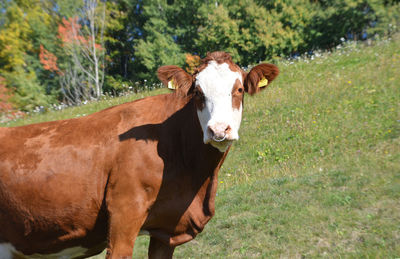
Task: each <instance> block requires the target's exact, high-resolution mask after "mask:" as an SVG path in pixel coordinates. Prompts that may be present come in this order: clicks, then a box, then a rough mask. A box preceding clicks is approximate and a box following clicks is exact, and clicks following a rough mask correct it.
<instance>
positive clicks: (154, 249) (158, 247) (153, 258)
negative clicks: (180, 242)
mask: <svg viewBox="0 0 400 259" xmlns="http://www.w3.org/2000/svg"><path fill="white" fill-rule="evenodd" d="M174 249H175V247H171V246H169V245H166V244H164V243H163V242H161V241H159V240H158V239H156V238H154V237H151V238H150V245H149V259H169V258H172V254H173V253H174Z"/></svg>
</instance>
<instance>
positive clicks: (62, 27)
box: [58, 16, 102, 50]
mask: <svg viewBox="0 0 400 259" xmlns="http://www.w3.org/2000/svg"><path fill="white" fill-rule="evenodd" d="M81 27H82V26H81V25H80V24H79V23H78V17H76V16H75V17H70V18H68V20H67V19H65V18H63V19H62V23H61V24H59V25H58V38H59V39H61V41H62V42H63V44H64V45H68V44H74V45H84V46H85V47H89V46H91V43H92V40H91V39H90V38H89V37H87V38H85V37H84V36H82V33H81ZM94 47H95V48H96V49H97V50H102V47H101V45H100V44H97V43H94Z"/></svg>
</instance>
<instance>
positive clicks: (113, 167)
mask: <svg viewBox="0 0 400 259" xmlns="http://www.w3.org/2000/svg"><path fill="white" fill-rule="evenodd" d="M222 56H223V55H222ZM217 60H219V59H217ZM221 62H222V61H221ZM250 74H251V72H250ZM159 77H160V79H161V80H162V81H163V83H168V80H170V79H171V78H174V80H177V81H176V83H177V84H178V85H179V87H180V88H182V89H184V90H183V91H179V90H178V91H177V92H173V93H171V94H166V95H159V96H154V97H149V98H145V99H141V100H137V101H134V102H130V103H126V104H122V105H119V106H115V107H112V108H108V109H106V110H103V111H100V112H97V113H94V114H92V115H89V116H86V117H82V118H76V119H70V120H62V121H55V122H46V123H40V124H33V125H28V126H22V127H15V128H0V143H1V144H0V222H1V228H0V243H2V242H6V243H11V244H12V245H13V246H14V247H16V248H17V249H18V250H19V251H21V252H23V253H25V254H33V253H43V254H48V253H54V252H57V251H60V250H62V249H65V248H68V247H74V246H83V247H87V248H89V249H90V250H89V251H88V253H87V254H85V255H83V256H90V255H94V254H97V253H99V252H101V251H102V250H103V249H104V248H105V247H106V246H107V258H131V256H132V248H133V246H134V241H135V239H136V236H137V235H138V233H139V230H147V231H148V232H150V235H151V241H150V246H149V257H150V258H160V257H165V258H170V257H171V256H172V253H173V250H174V247H175V246H177V245H180V244H182V243H185V242H188V241H190V240H192V239H193V238H194V237H195V236H196V235H197V234H198V233H199V232H201V231H202V230H203V228H204V226H205V224H206V223H207V222H208V221H209V220H210V219H211V217H212V216H213V215H214V210H215V209H214V200H215V195H216V190H217V182H218V180H217V178H218V171H219V169H220V167H221V165H222V163H223V161H224V159H225V157H226V155H227V153H228V151H229V149H228V151H226V152H225V153H221V152H219V151H218V150H217V149H215V148H213V147H212V146H211V145H205V144H203V141H202V139H203V136H202V134H203V133H202V130H201V127H200V124H199V121H198V118H197V113H196V109H197V106H196V100H195V98H193V95H194V93H193V92H188V87H190V86H189V84H190V85H191V82H192V81H193V78H192V76H190V75H188V74H187V73H186V72H184V71H183V70H182V69H180V68H178V67H174V66H169V67H162V68H160V69H159ZM252 77H253V76H252ZM271 78H272V77H271ZM253 81H256V80H251V82H253ZM242 87H243V86H241V85H240V83H239V84H237V85H236V84H235V87H234V91H235V92H234V95H235V96H236V97H235V98H242V97H240V96H239V95H238V89H239V88H242ZM185 92H187V93H188V94H183V93H185ZM241 95H242V93H241ZM238 96H239V97H238ZM234 105H235V106H237V105H238V102H235V103H234Z"/></svg>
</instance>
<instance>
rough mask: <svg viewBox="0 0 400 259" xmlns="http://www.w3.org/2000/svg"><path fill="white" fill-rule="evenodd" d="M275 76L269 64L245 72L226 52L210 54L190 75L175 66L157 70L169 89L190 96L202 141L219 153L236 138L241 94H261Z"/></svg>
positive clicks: (272, 66)
mask: <svg viewBox="0 0 400 259" xmlns="http://www.w3.org/2000/svg"><path fill="white" fill-rule="evenodd" d="M278 74H279V70H278V68H277V67H276V66H275V65H272V64H260V65H257V66H255V67H253V68H252V69H251V70H250V72H249V73H246V72H244V71H243V70H242V69H241V68H240V67H239V66H238V65H236V64H234V63H233V62H232V58H231V56H230V55H229V54H227V53H225V52H213V53H209V54H208V55H207V57H206V58H204V59H203V60H202V64H201V65H200V66H199V67H198V68H197V69H196V71H195V73H194V74H193V75H190V74H188V73H186V72H185V71H184V70H183V69H182V68H180V67H177V66H163V67H160V68H159V69H158V77H159V78H160V80H161V81H162V82H163V83H164V84H165V85H166V86H168V88H171V89H175V90H176V91H177V94H180V95H192V96H193V98H194V101H195V104H196V107H197V115H198V118H199V122H200V125H201V128H202V130H203V136H204V138H203V141H204V143H205V144H211V145H212V146H214V147H215V148H217V149H218V150H220V151H221V152H224V151H226V149H227V148H228V147H229V146H230V145H231V143H232V142H233V141H234V140H237V139H238V138H239V134H238V131H239V127H240V122H241V119H242V110H243V95H244V92H247V93H249V94H250V95H253V94H255V93H258V92H260V91H261V90H262V89H265V88H266V86H267V85H268V84H269V83H270V82H271V81H272V80H274V79H275V78H276V77H277V76H278Z"/></svg>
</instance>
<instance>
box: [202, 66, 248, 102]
mask: <svg viewBox="0 0 400 259" xmlns="http://www.w3.org/2000/svg"><path fill="white" fill-rule="evenodd" d="M236 79H239V80H240V82H241V83H243V82H242V76H241V74H240V73H239V72H234V71H232V70H231V69H230V68H229V65H228V64H227V63H222V64H218V63H217V62H215V61H210V62H209V63H208V65H207V67H206V68H205V69H203V70H202V71H201V72H200V73H199V74H198V75H197V76H196V84H197V85H199V86H200V87H201V90H203V93H204V94H205V95H206V96H207V95H210V96H211V95H212V96H214V95H215V94H224V93H225V94H226V93H227V92H229V94H230V93H231V91H232V87H233V85H234V83H235V81H236Z"/></svg>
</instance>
